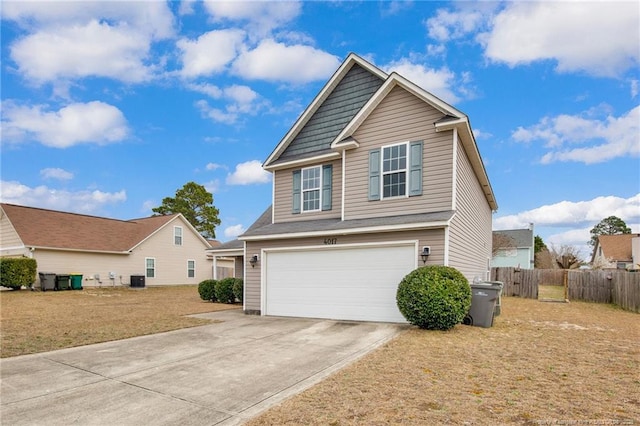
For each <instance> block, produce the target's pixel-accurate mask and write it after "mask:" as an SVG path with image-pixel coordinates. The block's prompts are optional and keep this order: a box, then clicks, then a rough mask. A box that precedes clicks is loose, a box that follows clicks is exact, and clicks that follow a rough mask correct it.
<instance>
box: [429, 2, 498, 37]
mask: <svg viewBox="0 0 640 426" xmlns="http://www.w3.org/2000/svg"><path fill="white" fill-rule="evenodd" d="M486 19H487V16H486V14H484V13H482V12H481V11H480V10H474V9H461V10H456V11H453V12H452V11H449V10H447V9H438V11H437V12H436V15H435V16H434V17H432V18H429V19H427V20H426V22H425V25H426V27H427V33H428V34H429V37H431V38H433V39H435V40H437V41H439V42H448V41H451V40H455V39H459V38H462V37H464V36H466V35H468V34H469V33H472V32H474V31H476V30H477V29H478V28H479V27H481V25H483V24H484V23H485V22H486Z"/></svg>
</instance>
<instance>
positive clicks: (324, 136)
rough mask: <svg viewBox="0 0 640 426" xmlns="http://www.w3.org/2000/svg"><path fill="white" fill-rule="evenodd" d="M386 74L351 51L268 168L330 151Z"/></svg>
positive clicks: (273, 154) (287, 136)
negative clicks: (338, 135)
mask: <svg viewBox="0 0 640 426" xmlns="http://www.w3.org/2000/svg"><path fill="white" fill-rule="evenodd" d="M386 77H387V75H386V74H385V73H384V72H382V71H381V70H379V69H378V68H376V67H374V66H373V65H371V64H370V63H368V62H366V61H365V60H364V59H362V58H360V57H359V56H357V55H355V54H350V55H349V56H348V57H347V59H346V60H345V61H344V62H343V63H342V65H341V66H340V68H338V70H337V71H336V72H335V73H334V75H333V76H332V77H331V79H330V80H329V81H328V82H327V84H325V86H324V87H323V89H322V90H321V91H320V93H319V94H318V95H317V96H316V98H315V99H314V100H313V102H312V103H311V104H310V105H309V106H308V107H307V109H306V110H305V111H304V112H303V113H302V115H301V116H300V118H298V120H297V121H296V122H295V123H294V125H293V127H292V128H291V129H290V130H289V132H288V133H287V134H286V135H285V137H284V138H283V139H282V140H281V141H280V143H279V144H278V145H277V146H276V148H275V149H274V151H273V152H272V153H271V155H269V157H268V158H267V160H266V161H265V163H264V167H265V168H267V169H268V168H269V167H271V166H274V165H277V164H279V163H286V162H290V161H295V160H298V159H300V158H305V157H310V156H315V155H322V154H331V153H332V151H331V142H332V141H333V139H334V138H335V136H336V135H337V134H338V133H339V132H340V131H341V130H342V129H343V128H344V126H345V125H346V124H347V123H349V122H350V121H351V119H352V118H353V117H354V116H355V115H356V113H357V112H358V111H359V110H360V109H361V108H362V106H363V105H364V104H365V103H366V102H367V101H368V100H369V98H371V96H372V95H373V94H374V93H375V92H376V91H377V90H378V89H379V88H380V86H382V84H383V83H384V80H385V79H386Z"/></svg>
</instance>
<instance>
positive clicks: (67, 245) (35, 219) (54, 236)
mask: <svg viewBox="0 0 640 426" xmlns="http://www.w3.org/2000/svg"><path fill="white" fill-rule="evenodd" d="M0 206H2V209H3V210H4V212H5V214H6V215H7V217H8V218H9V220H10V222H11V224H12V225H13V227H14V228H15V230H16V232H17V233H18V235H19V236H20V239H21V240H22V242H23V244H24V245H25V246H33V247H48V248H58V249H70V250H85V251H108V252H126V251H129V250H131V249H132V248H133V247H135V246H136V245H137V244H139V243H140V242H142V241H143V240H144V239H145V238H147V237H148V236H150V235H151V234H153V233H154V232H155V231H156V230H158V229H159V228H161V227H162V226H163V225H165V224H167V223H168V222H170V221H171V220H172V219H173V218H175V217H176V216H177V214H172V215H166V216H152V217H147V218H140V219H132V220H126V221H125V220H118V219H109V218H105V217H97V216H88V215H83V214H77V213H67V212H61V211H55V210H47V209H41V208H36V207H25V206H18V205H14V204H5V203H1V204H0Z"/></svg>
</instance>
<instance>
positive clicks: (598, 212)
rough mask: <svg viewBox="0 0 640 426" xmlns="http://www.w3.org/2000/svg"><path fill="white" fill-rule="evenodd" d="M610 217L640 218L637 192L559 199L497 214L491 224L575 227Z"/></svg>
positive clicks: (514, 226) (515, 226)
mask: <svg viewBox="0 0 640 426" xmlns="http://www.w3.org/2000/svg"><path fill="white" fill-rule="evenodd" d="M609 216H617V217H619V218H620V219H622V220H624V221H625V222H637V221H640V193H639V194H636V195H635V196H633V197H630V198H621V197H616V196H603V197H597V198H594V199H592V200H589V201H578V202H573V201H561V202H558V203H555V204H550V205H545V206H542V207H538V208H536V209H533V210H528V211H524V212H521V213H518V214H513V215H507V216H502V217H497V218H495V219H494V221H493V227H494V229H518V228H523V227H526V226H527V225H528V224H529V223H533V224H534V225H535V226H545V227H571V228H576V227H578V226H581V225H585V224H591V226H593V225H595V224H597V223H598V222H600V221H601V220H602V219H604V218H606V217H609ZM589 229H590V228H589Z"/></svg>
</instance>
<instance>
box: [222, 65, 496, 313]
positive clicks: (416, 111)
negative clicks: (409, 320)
mask: <svg viewBox="0 0 640 426" xmlns="http://www.w3.org/2000/svg"><path fill="white" fill-rule="evenodd" d="M263 167H264V169H266V170H268V171H270V172H271V173H272V174H273V204H272V206H271V207H270V208H268V209H267V210H266V211H265V212H264V214H263V215H262V216H261V217H260V218H259V219H258V220H257V221H256V222H255V223H254V224H253V225H252V226H251V227H250V228H249V229H248V230H247V231H246V232H245V233H244V234H243V235H241V236H240V240H241V241H244V253H243V254H244V259H245V275H244V277H245V296H244V310H245V312H246V313H257V314H262V315H278V316H298V317H317V318H331V319H345V320H369V321H389V322H404V321H405V320H404V318H403V317H402V315H401V314H400V312H399V311H398V308H397V306H396V299H395V295H396V289H397V286H398V283H399V282H400V280H401V279H402V278H403V277H404V276H405V275H406V274H407V273H409V272H410V271H412V270H414V269H416V268H417V267H419V266H422V265H423V264H429V265H448V266H452V267H455V268H457V269H459V270H460V271H462V272H463V273H464V274H465V276H466V277H467V278H468V279H469V280H473V279H474V278H476V277H479V278H481V279H486V278H487V277H488V275H487V274H488V272H489V264H490V260H491V241H492V239H491V225H492V211H494V210H496V209H497V204H496V201H495V198H494V194H493V191H492V188H491V184H490V183H489V179H488V177H487V173H486V171H485V168H484V165H483V162H482V159H481V158H480V154H479V152H478V148H477V146H476V142H475V139H474V136H473V133H472V131H471V126H470V123H469V119H468V117H467V116H466V115H465V114H463V113H462V112H460V111H458V110H457V109H455V108H454V107H452V106H451V105H448V104H447V103H445V102H443V101H442V100H440V99H438V98H437V97H435V96H434V95H432V94H430V93H428V92H427V91H425V90H423V89H422V88H420V87H418V86H417V85H415V84H414V83H412V82H411V81H409V80H407V79H405V78H404V77H402V76H400V75H398V74H396V73H391V74H386V73H384V72H383V71H381V70H380V69H378V68H376V67H375V66H373V65H372V64H370V63H368V62H367V61H365V60H364V59H362V58H360V57H358V56H356V55H354V54H351V55H349V56H348V57H347V59H346V60H345V61H344V62H343V63H342V65H341V66H340V67H339V68H338V70H337V71H336V72H335V74H334V75H333V76H332V77H331V79H330V80H329V81H328V82H327V83H326V85H325V86H324V87H323V89H322V90H321V91H320V93H319V94H318V95H317V96H316V98H315V99H314V100H313V102H312V103H311V104H310V105H309V106H308V107H307V108H306V109H305V111H304V112H303V113H302V114H301V116H300V117H299V119H298V120H297V121H296V122H295V124H294V125H293V127H292V128H291V129H290V130H289V131H288V133H287V134H286V135H285V136H284V138H283V139H282V140H281V141H280V143H278V144H277V146H276V147H275V149H274V150H273V152H272V153H271V155H269V157H268V158H267V159H266V161H265V163H264V165H263ZM213 251H214V252H215V249H214V250H213Z"/></svg>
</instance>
